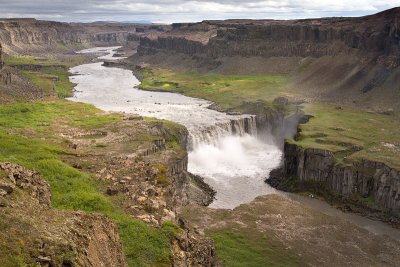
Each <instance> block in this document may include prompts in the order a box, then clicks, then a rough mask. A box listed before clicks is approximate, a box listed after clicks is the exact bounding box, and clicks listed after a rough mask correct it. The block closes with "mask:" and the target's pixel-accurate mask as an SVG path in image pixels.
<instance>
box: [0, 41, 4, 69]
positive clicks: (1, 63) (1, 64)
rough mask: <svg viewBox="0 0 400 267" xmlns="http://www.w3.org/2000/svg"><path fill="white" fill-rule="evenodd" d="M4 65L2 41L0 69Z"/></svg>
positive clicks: (0, 46)
mask: <svg viewBox="0 0 400 267" xmlns="http://www.w3.org/2000/svg"><path fill="white" fill-rule="evenodd" d="M3 67H4V59H3V46H2V45H1V43H0V70H1V69H2V68H3Z"/></svg>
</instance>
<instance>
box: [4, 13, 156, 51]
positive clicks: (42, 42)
mask: <svg viewBox="0 0 400 267" xmlns="http://www.w3.org/2000/svg"><path fill="white" fill-rule="evenodd" d="M137 27H140V29H142V30H143V32H137V31H136V29H137ZM158 30H163V27H162V26H159V27H152V26H151V25H135V24H124V23H100V22H99V23H61V22H54V21H42V20H35V19H4V20H0V42H1V43H2V44H3V49H5V50H6V52H7V53H8V54H12V53H27V52H37V51H38V52H40V51H46V49H49V48H51V49H52V50H57V49H59V50H61V49H65V48H70V49H76V47H77V46H79V47H82V46H83V47H84V46H90V45H91V46H93V45H126V44H127V42H128V36H132V35H141V34H143V33H144V32H149V31H158ZM130 38H131V39H132V37H130Z"/></svg>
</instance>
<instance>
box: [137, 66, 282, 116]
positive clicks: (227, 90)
mask: <svg viewBox="0 0 400 267" xmlns="http://www.w3.org/2000/svg"><path fill="white" fill-rule="evenodd" d="M139 75H140V76H141V79H142V83H141V85H140V88H141V89H145V90H157V91H170V92H177V93H182V94H184V95H187V96H191V97H197V98H202V99H206V100H210V101H213V102H215V103H217V104H219V105H220V106H221V107H222V108H224V109H229V108H234V107H238V106H239V105H241V104H242V102H244V101H256V100H264V101H269V102H271V101H272V100H273V99H275V98H276V97H278V96H282V95H284V93H283V88H284V86H285V85H286V83H287V82H288V76H286V75H221V74H213V73H206V74H202V73H197V72H184V73H178V72H173V71H170V70H166V69H151V70H150V69H146V70H144V71H143V72H142V73H140V74H139Z"/></svg>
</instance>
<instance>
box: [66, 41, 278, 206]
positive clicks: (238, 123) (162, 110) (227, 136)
mask: <svg viewBox="0 0 400 267" xmlns="http://www.w3.org/2000/svg"><path fill="white" fill-rule="evenodd" d="M117 48H118V47H109V48H92V49H86V50H83V51H79V53H94V54H96V55H97V54H98V55H99V57H98V59H99V60H116V59H119V58H115V57H113V55H114V53H115V49H117ZM104 54H106V55H104ZM102 64H103V62H101V61H100V62H94V63H90V64H84V65H80V66H77V67H74V68H71V70H70V72H71V73H72V74H73V76H71V77H70V79H71V81H72V82H73V83H75V84H76V87H75V93H74V96H73V97H72V98H70V100H72V101H78V102H84V103H90V104H93V105H95V106H96V107H98V108H100V109H103V110H106V111H117V112H127V113H135V114H139V115H142V116H149V117H155V118H159V119H166V120H170V121H174V122H177V123H179V124H182V125H184V126H186V128H187V129H188V131H189V139H190V140H189V148H188V150H189V164H188V170H189V171H190V172H191V173H194V174H197V175H200V176H202V177H203V178H204V179H205V182H206V183H208V184H209V185H211V186H212V187H213V188H214V189H215V190H216V192H217V194H216V200H215V201H214V202H213V203H212V204H211V207H214V208H234V207H236V206H238V205H240V204H243V203H247V202H250V201H251V200H253V199H254V198H255V197H257V196H260V195H265V194H269V193H276V190H275V189H273V188H271V187H270V186H269V185H267V184H265V183H264V180H265V178H266V177H267V176H268V174H269V172H270V171H271V170H272V169H273V168H275V167H277V166H278V165H279V163H280V161H281V157H282V152H281V151H280V149H279V148H278V147H277V146H275V145H274V144H272V143H271V144H268V143H265V142H261V141H260V140H259V139H258V138H257V137H256V135H257V132H256V131H257V130H256V127H255V120H254V118H253V117H252V116H248V115H237V116H233V115H227V114H225V113H221V112H217V111H214V110H211V109H208V108H207V107H208V106H209V105H210V104H211V103H210V102H208V101H205V100H202V99H195V98H191V97H186V96H183V95H180V94H176V93H165V92H149V91H143V90H139V89H137V86H138V85H139V84H140V82H139V81H138V79H137V78H136V77H135V76H134V75H133V74H132V72H131V71H129V70H124V69H120V68H110V67H104V66H102ZM246 125H247V127H246ZM234 133H235V134H234Z"/></svg>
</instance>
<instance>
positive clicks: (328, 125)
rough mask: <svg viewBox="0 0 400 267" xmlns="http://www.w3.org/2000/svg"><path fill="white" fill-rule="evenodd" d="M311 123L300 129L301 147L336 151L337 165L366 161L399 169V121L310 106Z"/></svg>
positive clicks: (327, 107)
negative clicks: (381, 163) (362, 159)
mask: <svg viewBox="0 0 400 267" xmlns="http://www.w3.org/2000/svg"><path fill="white" fill-rule="evenodd" d="M304 111H305V112H306V114H310V115H313V116H314V118H311V119H310V121H309V122H308V123H306V124H302V125H301V126H300V129H301V133H300V139H299V141H298V142H297V143H298V144H300V145H301V146H302V147H305V148H307V147H312V148H321V149H327V150H330V151H332V152H335V155H336V158H337V161H338V163H340V164H346V163H351V162H352V161H355V160H359V159H361V158H366V159H369V160H373V161H377V162H383V163H386V164H388V165H389V166H392V167H395V168H400V161H399V154H400V128H399V125H400V118H399V117H398V116H394V115H391V116H389V115H382V114H374V113H367V112H365V111H362V110H357V109H353V108H348V107H341V108H337V107H335V106H333V105H330V104H309V105H306V106H305V107H304Z"/></svg>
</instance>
